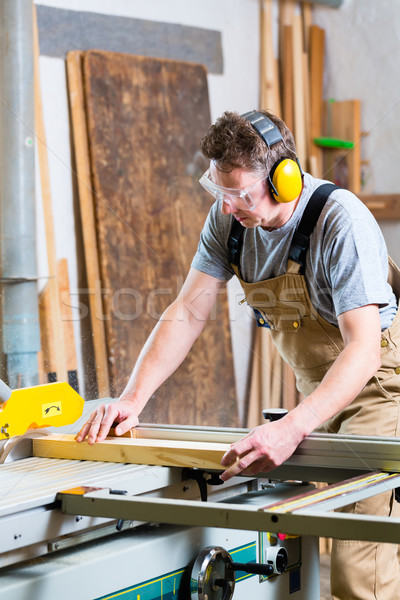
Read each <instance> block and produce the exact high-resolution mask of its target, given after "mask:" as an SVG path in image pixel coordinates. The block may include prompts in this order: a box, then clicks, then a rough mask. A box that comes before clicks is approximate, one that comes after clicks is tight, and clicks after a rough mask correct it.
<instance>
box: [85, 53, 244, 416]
mask: <svg viewBox="0 0 400 600" xmlns="http://www.w3.org/2000/svg"><path fill="white" fill-rule="evenodd" d="M84 80H85V91H86V106H87V117H88V131H89V139H90V157H91V166H92V181H93V187H94V192H95V194H94V197H95V210H96V219H97V232H98V244H99V251H100V271H101V280H102V287H103V290H104V295H103V297H104V318H105V324H106V335H107V346H108V349H109V360H110V364H111V379H112V392H113V394H115V395H117V394H119V393H120V392H121V391H122V390H123V388H124V386H125V384H126V382H127V380H128V377H129V375H130V372H131V370H132V367H133V364H134V362H135V360H136V359H137V356H138V354H139V351H140V349H141V347H142V346H143V344H144V342H145V340H146V339H147V337H148V335H149V334H150V332H151V330H152V329H153V328H154V326H155V325H156V323H157V321H158V319H159V317H160V316H161V314H162V312H163V311H164V310H165V308H166V307H167V306H168V304H169V303H170V302H171V301H172V300H173V299H174V298H175V297H176V295H177V293H178V291H179V289H180V287H181V285H182V282H183V281H184V278H185V276H186V274H187V272H188V269H189V267H190V263H191V259H192V257H193V255H194V253H195V251H196V248H197V244H198V239H199V235H200V231H201V229H202V226H203V223H204V220H205V218H206V215H207V213H208V210H209V207H210V200H209V197H208V195H207V194H206V193H205V192H204V191H203V190H202V189H201V187H200V186H199V184H198V179H199V177H200V176H201V174H202V172H203V171H204V170H205V169H206V167H207V164H206V163H205V161H204V159H203V158H202V156H201V154H200V151H199V141H200V139H201V137H202V136H203V135H204V134H205V132H206V130H207V129H208V127H209V125H210V114H209V104H208V89H207V79H206V71H205V69H204V67H203V66H201V65H196V64H190V63H180V62H176V61H170V60H162V59H153V58H146V57H141V56H140V57H139V56H131V55H124V54H116V53H108V52H99V51H89V52H87V53H85V56H84ZM141 419H142V421H148V422H161V423H177V424H180V423H186V424H198V425H217V426H235V425H236V423H237V408H236V397H235V386H234V376H233V362H232V351H231V341H230V326H229V320H228V309H227V303H226V295H225V294H224V295H223V297H220V299H219V301H218V308H217V309H216V312H215V314H213V315H212V316H211V319H210V321H209V322H208V323H207V324H206V326H205V329H204V332H203V334H202V336H201V337H200V339H199V340H198V341H197V342H196V343H195V345H194V347H193V349H192V350H191V352H190V353H189V356H188V357H187V359H186V360H185V361H184V363H183V364H182V365H181V367H180V368H179V369H178V370H177V371H176V373H175V374H174V375H172V377H170V379H168V381H167V382H166V383H165V384H164V385H163V386H161V387H160V388H159V390H157V392H156V393H155V394H154V395H153V397H152V398H151V400H150V401H149V403H148V405H147V406H146V408H145V410H144V411H143V413H142V417H141Z"/></svg>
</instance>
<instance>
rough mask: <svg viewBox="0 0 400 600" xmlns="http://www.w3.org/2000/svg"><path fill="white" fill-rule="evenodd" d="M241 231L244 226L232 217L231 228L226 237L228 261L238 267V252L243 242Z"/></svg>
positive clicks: (242, 231)
mask: <svg viewBox="0 0 400 600" xmlns="http://www.w3.org/2000/svg"><path fill="white" fill-rule="evenodd" d="M243 233H244V227H243V225H241V224H240V223H239V221H236V219H233V223H232V226H231V230H230V232H229V238H228V251H229V262H230V263H231V264H233V265H236V266H237V267H239V265H240V252H241V250H242V244H243Z"/></svg>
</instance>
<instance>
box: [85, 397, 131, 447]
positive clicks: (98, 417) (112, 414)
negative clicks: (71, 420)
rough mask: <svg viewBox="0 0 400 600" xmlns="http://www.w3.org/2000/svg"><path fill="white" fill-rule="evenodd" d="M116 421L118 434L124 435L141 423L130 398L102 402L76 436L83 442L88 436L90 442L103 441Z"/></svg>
mask: <svg viewBox="0 0 400 600" xmlns="http://www.w3.org/2000/svg"><path fill="white" fill-rule="evenodd" d="M114 421H116V422H117V423H119V425H118V427H116V428H115V433H116V435H123V434H124V433H126V432H127V431H129V430H130V429H132V428H133V427H136V425H138V423H139V419H138V416H137V409H136V407H135V405H134V404H133V403H132V402H131V401H130V400H119V401H118V402H115V403H114V404H102V405H101V406H99V408H97V409H96V410H95V411H93V412H92V414H91V415H90V417H89V419H88V420H87V421H86V423H85V424H84V426H83V427H82V429H81V430H80V432H79V433H78V434H77V436H76V437H75V439H76V441H77V442H83V440H84V439H85V438H86V437H87V440H88V442H89V444H94V443H95V442H102V441H103V440H104V439H105V438H106V437H107V434H108V432H109V431H110V428H111V427H112V425H113V423H114Z"/></svg>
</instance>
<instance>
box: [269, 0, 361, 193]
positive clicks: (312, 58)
mask: <svg viewBox="0 0 400 600" xmlns="http://www.w3.org/2000/svg"><path fill="white" fill-rule="evenodd" d="M311 6H312V5H311V3H310V2H298V1H296V0H280V2H274V1H273V0H261V16H260V20H261V61H260V63H261V74H260V107H261V108H264V109H267V110H270V111H271V112H273V113H275V114H276V115H277V116H279V117H281V118H282V119H283V120H284V121H285V122H286V124H287V125H288V127H289V129H291V130H292V131H293V133H294V137H295V140H296V146H297V152H298V156H299V159H300V164H301V165H302V168H303V169H304V170H306V171H308V172H310V173H311V174H312V175H314V176H315V177H319V178H324V179H329V180H332V181H335V183H338V184H339V185H342V186H344V187H346V188H348V189H351V190H352V191H353V192H354V193H358V192H359V191H360V182H361V160H360V140H361V137H362V136H361V131H360V102H359V100H349V101H346V102H332V101H329V102H326V101H324V99H323V75H324V50H325V31H324V30H323V29H322V28H320V27H318V26H317V25H314V24H313V23H312V8H311ZM275 9H276V10H277V11H278V27H277V28H275V27H274V22H275V21H274V17H275V16H276V15H275V13H274V10H275ZM276 29H277V31H278V35H277V36H275V37H277V38H278V39H275V38H274V32H275V30H276ZM275 48H276V50H275ZM322 137H323V138H324V142H325V143H324V148H322V147H321V145H320V143H316V142H315V140H321V138H322ZM338 139H339V140H341V141H342V140H345V141H347V142H351V145H352V147H348V146H349V144H348V145H347V147H344V148H340V147H339V148H338V147H337V145H336V146H335V147H331V146H330V144H329V140H336V141H337V140H338ZM344 174H345V175H344Z"/></svg>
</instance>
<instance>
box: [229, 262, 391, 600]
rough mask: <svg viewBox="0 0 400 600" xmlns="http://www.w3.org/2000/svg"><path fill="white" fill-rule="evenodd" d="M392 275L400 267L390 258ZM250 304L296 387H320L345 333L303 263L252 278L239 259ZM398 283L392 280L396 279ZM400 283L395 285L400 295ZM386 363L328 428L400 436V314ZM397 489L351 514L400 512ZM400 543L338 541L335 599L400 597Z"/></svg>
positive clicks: (385, 342)
mask: <svg viewBox="0 0 400 600" xmlns="http://www.w3.org/2000/svg"><path fill="white" fill-rule="evenodd" d="M389 264H390V272H391V274H392V277H394V278H396V279H397V281H398V282H400V271H399V269H398V268H397V267H396V265H395V264H394V263H393V261H391V260H390V259H389ZM232 267H233V268H234V270H235V273H236V275H237V277H238V278H239V281H240V283H241V285H242V287H243V290H244V293H245V296H246V300H247V302H248V304H249V305H250V306H251V307H253V308H255V309H257V311H258V312H259V319H260V320H261V324H262V325H264V322H265V324H267V325H268V326H269V327H270V333H271V335H272V339H273V341H274V343H275V345H276V347H277V349H278V351H279V353H280V355H281V356H282V358H283V359H284V360H285V361H286V362H287V363H288V364H289V365H290V366H291V367H292V369H293V370H294V372H295V375H296V381H297V387H298V389H299V390H300V392H302V393H303V394H304V395H305V396H307V395H309V394H310V393H311V392H312V391H313V390H315V388H316V387H317V386H318V385H319V383H320V382H321V380H322V378H323V377H324V375H325V373H326V372H327V371H328V369H329V367H330V366H331V365H332V363H333V362H334V361H335V359H336V358H337V356H338V355H339V353H340V352H341V351H342V349H343V347H344V344H343V339H342V337H341V334H340V330H339V329H338V328H337V327H335V326H334V325H331V324H330V323H328V322H327V321H326V320H325V319H323V318H322V317H321V316H320V315H319V314H318V313H317V312H316V310H315V309H314V307H313V305H312V304H311V301H310V297H309V293H308V289H307V284H306V280H305V277H304V276H303V275H301V274H300V272H299V270H300V265H299V264H298V263H297V262H294V261H292V260H290V259H289V262H288V267H287V272H286V274H285V275H281V276H280V277H276V278H273V279H269V280H266V281H259V282H256V283H246V282H245V281H243V279H242V278H241V277H240V273H239V269H238V267H237V266H236V265H233V264H232ZM391 282H392V286H393V287H394V289H395V286H394V285H393V279H392V281H391ZM399 291H400V286H399V287H397V289H395V293H396V296H397V297H399V293H398V292H399ZM381 358H382V366H381V368H380V369H379V371H378V372H377V373H376V374H375V376H374V377H372V379H371V380H370V381H369V382H368V383H367V385H366V386H365V388H364V389H363V390H362V392H361V393H360V394H359V395H358V396H357V397H356V398H355V400H353V402H352V403H351V404H350V405H349V406H348V407H347V408H345V409H344V410H343V411H341V412H340V413H339V414H337V415H336V416H334V417H333V418H332V419H330V420H329V421H327V422H325V423H324V424H323V426H322V427H321V429H320V430H322V431H325V432H329V433H341V434H357V435H379V436H398V435H399V433H400V424H399V407H400V311H398V312H397V316H396V317H395V320H394V322H393V324H392V325H391V327H390V328H389V329H387V330H385V331H383V332H382V337H381ZM398 509H399V504H398V503H397V502H396V501H395V500H394V493H393V492H391V491H389V492H387V493H385V494H381V495H379V496H375V497H373V498H370V499H367V500H363V501H361V502H357V503H356V504H353V505H351V506H349V507H346V508H345V509H343V510H344V511H345V512H356V513H367V514H368V513H369V514H377V515H390V514H392V515H393V514H394V513H395V511H396V516H397V514H398V513H400V510H398ZM397 551H398V546H397V545H394V544H376V543H369V542H354V541H340V540H334V541H333V548H332V557H331V559H332V563H331V590H332V597H333V598H334V600H338V599H340V600H356V599H357V600H370V599H371V600H376V599H379V600H398V599H400V569H399V562H398V560H397Z"/></svg>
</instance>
